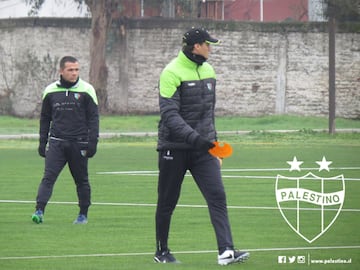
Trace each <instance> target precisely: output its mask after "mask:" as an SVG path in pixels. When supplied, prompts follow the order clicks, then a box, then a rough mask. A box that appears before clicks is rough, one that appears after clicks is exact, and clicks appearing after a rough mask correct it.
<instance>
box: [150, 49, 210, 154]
mask: <svg viewBox="0 0 360 270" xmlns="http://www.w3.org/2000/svg"><path fill="white" fill-rule="evenodd" d="M159 85H160V95H159V105H160V114H161V119H160V123H159V130H158V136H159V138H158V147H157V149H158V150H173V149H188V150H190V149H195V148H194V143H195V140H196V139H197V138H198V137H199V136H201V137H203V138H204V139H206V140H209V141H215V140H216V130H215V123H214V109H215V86H216V78H215V72H214V70H213V68H212V67H211V65H210V64H208V63H206V62H205V63H203V64H202V65H199V64H196V63H195V62H193V61H191V60H190V59H189V58H187V57H186V56H185V54H184V53H183V52H180V53H179V55H178V57H176V58H175V59H174V60H172V61H171V62H170V63H169V64H168V65H167V66H166V67H165V69H164V70H163V72H162V73H161V76H160V84H159Z"/></svg>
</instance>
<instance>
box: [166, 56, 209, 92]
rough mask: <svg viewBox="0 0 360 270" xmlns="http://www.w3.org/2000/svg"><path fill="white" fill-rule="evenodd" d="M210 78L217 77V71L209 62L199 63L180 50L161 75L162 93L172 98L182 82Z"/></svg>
mask: <svg viewBox="0 0 360 270" xmlns="http://www.w3.org/2000/svg"><path fill="white" fill-rule="evenodd" d="M208 78H214V79H215V78H216V76H215V71H214V69H213V67H212V66H211V65H210V64H209V63H207V62H204V63H203V64H202V65H197V64H196V63H194V62H193V61H191V60H190V59H188V58H187V57H186V56H185V54H184V53H183V52H182V51H180V52H179V54H178V56H177V57H176V58H175V59H173V60H172V61H171V62H170V63H169V64H168V65H167V66H166V67H165V68H164V70H163V71H162V73H161V75H160V82H159V87H160V95H161V96H162V97H165V98H171V97H172V96H173V95H174V93H175V92H176V90H177V88H178V87H179V86H180V85H181V83H182V82H186V81H199V80H204V79H208Z"/></svg>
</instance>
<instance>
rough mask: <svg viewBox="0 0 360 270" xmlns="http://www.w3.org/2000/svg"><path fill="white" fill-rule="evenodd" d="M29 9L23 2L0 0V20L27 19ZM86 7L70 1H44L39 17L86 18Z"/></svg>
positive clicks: (20, 0) (18, 0)
mask: <svg viewBox="0 0 360 270" xmlns="http://www.w3.org/2000/svg"><path fill="white" fill-rule="evenodd" d="M29 10H30V7H29V6H27V5H26V4H25V0H0V18H18V17H27V16H28V15H27V14H28V12H29ZM87 13H88V12H87V6H86V5H82V6H81V8H80V9H78V4H77V3H75V2H74V1H72V0H45V3H44V4H43V6H42V8H41V10H40V11H39V16H40V17H86V14H87Z"/></svg>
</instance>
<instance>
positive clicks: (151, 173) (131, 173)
mask: <svg viewBox="0 0 360 270" xmlns="http://www.w3.org/2000/svg"><path fill="white" fill-rule="evenodd" d="M317 169H318V168H303V170H306V171H307V170H317ZM332 169H333V170H334V169H336V170H360V167H341V168H332ZM288 170H289V169H281V168H273V169H223V170H222V172H260V171H274V172H276V171H288ZM158 173H159V172H158V171H112V172H97V173H96V174H99V175H129V176H157V175H158ZM185 176H187V177H189V176H191V174H190V173H189V172H187V173H186V175H185ZM222 178H243V179H272V180H276V176H259V175H222ZM307 179H315V180H317V179H318V178H307ZM333 180H336V179H333ZM344 180H345V181H360V178H345V177H344Z"/></svg>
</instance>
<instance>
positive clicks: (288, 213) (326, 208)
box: [275, 157, 345, 243]
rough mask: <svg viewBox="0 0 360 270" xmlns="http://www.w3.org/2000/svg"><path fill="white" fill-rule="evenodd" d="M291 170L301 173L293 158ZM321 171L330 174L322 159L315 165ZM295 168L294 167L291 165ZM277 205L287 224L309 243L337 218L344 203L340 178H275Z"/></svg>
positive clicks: (342, 178)
mask: <svg viewBox="0 0 360 270" xmlns="http://www.w3.org/2000/svg"><path fill="white" fill-rule="evenodd" d="M288 163H289V164H290V165H291V169H290V171H291V170H294V169H295V170H297V171H300V170H301V169H300V165H301V164H302V163H303V162H298V161H297V160H296V157H294V160H293V161H292V162H288ZM317 163H318V164H319V165H320V169H319V171H321V170H327V171H330V170H329V168H328V165H329V164H330V163H332V162H328V161H326V159H325V157H323V160H322V161H321V162H317ZM294 164H295V165H294ZM275 194H276V202H277V205H278V208H279V210H280V213H281V215H282V217H283V218H284V220H285V221H286V223H287V224H288V225H289V226H290V228H291V229H293V230H294V231H295V232H296V233H297V234H298V235H299V236H300V237H302V238H303V239H304V240H306V241H307V242H309V243H312V242H313V241H315V240H316V239H318V238H319V237H320V236H321V235H323V234H324V233H325V232H326V231H327V230H328V229H329V228H330V226H331V225H332V224H333V223H334V222H335V220H336V219H337V217H338V216H339V214H340V212H341V209H342V207H343V204H344V199H345V181H344V176H343V175H337V176H331V177H319V176H317V175H315V174H313V173H312V172H308V173H307V174H305V175H304V176H301V177H288V176H282V175H277V177H276V184H275Z"/></svg>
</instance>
